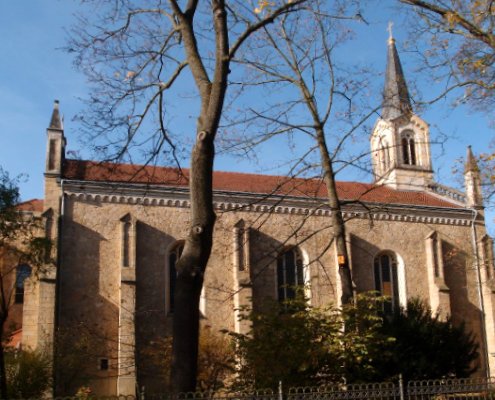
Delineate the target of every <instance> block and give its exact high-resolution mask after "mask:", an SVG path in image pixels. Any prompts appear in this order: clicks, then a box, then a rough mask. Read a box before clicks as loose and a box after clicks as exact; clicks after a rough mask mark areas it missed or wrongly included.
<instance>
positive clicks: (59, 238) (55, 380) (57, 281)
mask: <svg viewBox="0 0 495 400" xmlns="http://www.w3.org/2000/svg"><path fill="white" fill-rule="evenodd" d="M64 182H65V180H64V179H61V180H60V191H61V192H62V197H61V199H60V215H59V216H58V232H57V233H58V234H57V263H56V268H57V271H56V275H55V310H54V311H55V316H54V327H53V392H54V395H56V394H57V393H55V392H56V391H57V385H58V373H57V367H58V366H57V362H56V357H55V355H56V351H57V348H56V346H57V343H56V337H57V329H58V327H59V319H60V282H61V280H60V266H61V265H62V226H63V218H64V214H65V193H64Z"/></svg>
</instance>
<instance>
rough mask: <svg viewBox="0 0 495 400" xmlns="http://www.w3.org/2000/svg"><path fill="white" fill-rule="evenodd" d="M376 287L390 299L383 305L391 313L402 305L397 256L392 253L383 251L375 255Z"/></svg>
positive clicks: (386, 311)
mask: <svg viewBox="0 0 495 400" xmlns="http://www.w3.org/2000/svg"><path fill="white" fill-rule="evenodd" d="M374 273H375V289H376V291H378V292H380V294H381V295H383V296H387V297H388V298H389V299H390V300H389V301H386V302H385V303H384V305H383V308H384V311H385V313H387V314H389V313H391V312H392V311H394V310H395V309H397V308H398V307H399V305H400V299H399V277H398V275H399V274H398V266H397V257H396V256H395V255H394V254H392V253H381V254H379V255H378V256H376V257H375V264H374Z"/></svg>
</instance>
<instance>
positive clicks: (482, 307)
mask: <svg viewBox="0 0 495 400" xmlns="http://www.w3.org/2000/svg"><path fill="white" fill-rule="evenodd" d="M471 211H472V212H473V220H472V222H471V237H472V245H473V250H474V260H475V268H476V277H477V281H478V282H477V287H478V297H479V307H480V313H481V336H482V340H483V349H484V358H485V376H486V377H487V378H490V361H489V359H488V357H489V353H488V339H487V332H486V323H485V301H484V299H483V287H482V282H481V271H480V255H479V251H478V238H477V234H476V225H475V223H476V219H477V218H478V210H476V209H475V208H472V209H471Z"/></svg>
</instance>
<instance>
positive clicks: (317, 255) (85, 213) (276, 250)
mask: <svg viewBox="0 0 495 400" xmlns="http://www.w3.org/2000/svg"><path fill="white" fill-rule="evenodd" d="M387 57H388V58H387V70H386V78H385V90H384V103H383V107H382V110H381V117H380V118H378V120H377V121H376V124H375V126H374V129H373V131H372V132H371V136H370V144H371V160H372V168H373V173H374V180H373V182H371V183H360V182H338V185H337V188H338V193H339V196H340V200H341V201H342V202H343V216H344V219H345V221H346V232H347V233H346V234H347V238H346V239H347V240H346V243H347V246H348V252H349V257H350V266H351V270H352V277H353V281H354V284H355V288H356V291H357V292H364V291H370V290H378V291H380V292H381V293H383V294H384V295H387V296H390V298H391V302H390V305H389V307H390V310H389V311H390V312H393V310H394V309H396V308H398V307H400V306H405V305H406V303H407V301H408V299H412V298H420V299H422V300H424V301H425V302H427V304H429V305H430V306H431V308H432V310H433V311H434V312H438V313H440V315H443V316H447V315H450V316H451V317H452V319H453V321H454V323H461V322H464V323H465V324H466V328H467V329H468V330H470V331H472V332H473V333H474V335H475V336H476V339H477V340H478V342H479V345H480V358H479V374H480V375H484V374H490V375H495V358H494V356H493V355H494V354H495V331H494V330H495V325H494V318H495V314H494V311H495V310H494V306H495V305H494V302H495V295H494V290H495V278H494V277H495V271H494V266H493V251H492V249H493V243H492V239H491V238H490V237H489V236H488V235H487V232H486V229H485V217H484V212H483V210H484V209H483V199H482V194H481V183H480V171H479V169H478V166H477V164H476V161H475V158H474V156H473V154H472V152H471V149H470V148H468V150H467V158H466V160H465V161H466V162H465V191H464V192H460V191H458V190H455V189H453V188H450V187H447V186H444V185H442V184H440V183H438V182H436V181H435V176H434V173H433V165H432V157H431V149H430V132H429V127H428V124H427V122H425V121H424V120H422V119H421V117H419V116H418V115H416V114H415V113H414V110H413V107H412V105H411V101H410V96H409V93H408V89H407V85H406V81H405V77H404V73H403V71H402V67H401V63H400V60H399V55H398V53H397V49H396V46H395V42H394V39H390V40H389V43H388V56H387ZM65 146H66V140H65V137H64V128H63V124H62V121H61V118H60V114H59V104H58V102H55V105H54V109H53V115H52V118H51V121H50V125H49V127H48V129H47V152H46V169H45V174H44V179H45V192H44V199H43V200H42V202H38V203H33V204H36V207H34V210H33V212H35V213H38V214H39V215H40V216H41V217H42V218H43V221H44V227H45V231H46V232H45V234H46V236H47V237H48V238H50V239H51V240H52V241H53V243H54V244H55V245H56V246H55V247H56V251H54V257H55V258H56V262H55V264H54V265H53V266H50V267H48V268H47V269H46V271H45V272H44V273H43V274H41V276H39V277H38V278H37V279H34V277H32V278H29V279H27V280H26V282H25V286H24V293H23V299H22V303H23V313H22V346H23V347H24V348H32V349H44V350H46V351H52V352H53V349H54V340H55V337H56V332H65V333H66V334H65V340H68V341H69V342H70V346H72V347H71V348H73V349H77V348H78V343H77V340H79V339H80V338H81V337H82V336H83V334H85V335H88V336H89V338H90V340H91V343H92V352H91V354H88V355H86V356H85V364H84V366H83V369H84V370H85V371H86V370H87V371H89V372H90V373H91V374H92V376H93V377H94V378H93V379H92V381H91V383H90V386H91V387H92V388H93V391H94V392H95V393H96V394H101V395H111V394H119V395H126V394H134V393H135V390H136V387H142V386H145V387H146V388H149V389H150V390H154V391H159V390H160V382H157V381H156V378H155V376H154V374H153V371H149V368H148V367H147V365H146V363H147V357H148V356H147V354H148V353H147V351H149V348H150V346H151V347H152V346H153V343H156V342H157V341H159V340H160V339H162V338H164V337H166V336H168V335H170V332H171V322H172V315H173V313H174V302H173V292H174V286H175V264H176V261H177V259H178V258H179V257H180V254H181V250H182V246H183V240H184V238H185V237H186V235H187V230H188V225H189V220H190V211H189V205H190V203H189V190H188V174H189V171H188V170H187V169H183V170H182V171H179V170H177V169H174V168H167V167H154V166H139V165H130V164H117V163H106V162H97V161H83V160H75V159H69V158H67V157H66V154H65ZM213 186H214V206H215V210H216V213H217V222H216V226H215V231H214V241H213V250H212V254H211V258H210V260H209V263H208V267H207V271H206V274H205V281H204V288H203V293H202V296H201V304H200V309H201V310H200V311H201V315H202V318H203V322H204V323H205V324H207V325H209V326H211V327H212V329H214V330H221V329H227V330H230V331H237V332H246V331H247V329H248V327H247V326H246V322H244V321H239V319H238V311H236V310H238V308H239V307H240V306H243V305H251V306H252V307H254V308H255V309H256V308H257V307H259V306H260V305H261V304H263V302H264V301H265V300H266V299H267V298H271V299H280V300H283V299H286V298H290V297H291V296H293V295H294V294H293V292H292V291H291V290H289V289H288V287H287V286H288V285H297V284H305V285H306V287H307V291H308V293H307V294H308V298H309V299H310V300H309V301H310V302H311V304H312V305H315V306H323V305H327V304H329V303H333V304H337V305H338V302H339V299H340V283H339V274H338V260H337V255H336V252H335V249H334V247H333V243H332V232H333V230H332V229H333V228H332V226H331V224H330V218H329V216H330V212H331V211H330V209H329V208H328V206H327V205H326V204H327V200H326V189H325V187H324V185H323V183H322V182H321V181H320V180H306V179H295V178H287V177H283V176H268V175H255V174H247V173H232V172H219V171H217V172H215V173H214V179H213ZM57 334H58V333H57ZM71 341H72V342H71ZM147 349H148V350H147ZM58 383H59V384H61V383H60V382H58Z"/></svg>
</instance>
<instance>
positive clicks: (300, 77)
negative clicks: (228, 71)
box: [232, 1, 376, 304]
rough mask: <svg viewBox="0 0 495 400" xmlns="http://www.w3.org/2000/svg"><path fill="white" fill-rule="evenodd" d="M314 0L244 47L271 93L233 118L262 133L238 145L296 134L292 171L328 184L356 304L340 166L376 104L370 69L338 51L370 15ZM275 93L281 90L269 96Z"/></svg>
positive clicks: (243, 58) (249, 64)
mask: <svg viewBox="0 0 495 400" xmlns="http://www.w3.org/2000/svg"><path fill="white" fill-rule="evenodd" d="M311 5H312V6H311V7H307V8H305V9H304V10H302V11H300V12H299V13H297V14H290V15H284V16H283V17H282V18H279V19H278V20H277V21H275V22H274V23H273V24H271V25H269V26H264V27H263V29H261V30H259V32H257V33H256V35H255V36H256V40H253V41H251V42H250V43H249V44H247V46H246V47H245V48H244V49H243V50H244V51H241V52H240V55H239V58H238V59H237V60H236V61H237V62H239V63H242V64H243V65H245V66H246V69H247V71H254V73H253V72H251V73H252V84H254V83H256V85H258V86H259V87H261V88H262V89H260V91H261V90H262V91H264V94H263V95H260V96H259V98H264V99H267V100H265V101H260V102H259V104H258V103H256V104H254V105H252V106H251V108H250V111H249V112H248V113H247V114H246V115H244V116H241V117H239V116H234V117H233V118H232V119H233V120H234V119H235V118H237V121H232V123H238V124H247V125H248V126H249V128H250V129H246V130H248V131H249V130H250V131H251V132H254V133H253V134H251V135H247V137H246V138H245V140H244V141H243V142H242V143H240V144H239V143H237V144H236V145H235V146H234V147H235V148H237V149H239V147H240V148H241V149H243V150H244V149H245V148H246V147H252V146H255V145H258V144H264V143H265V142H266V141H268V140H270V139H273V138H275V139H276V138H278V137H280V136H281V135H285V136H286V137H289V138H291V139H293V138H296V139H294V142H295V143H297V144H298V146H299V147H302V150H300V149H299V150H300V151H298V152H297V151H296V155H295V159H294V160H291V161H289V164H290V168H291V173H290V175H297V174H298V173H299V174H301V175H303V176H308V177H311V178H315V177H316V178H317V179H321V181H322V182H323V184H324V185H325V188H326V197H327V204H326V205H327V206H328V208H329V209H330V210H331V217H330V219H331V224H330V225H331V227H330V229H329V230H328V231H329V232H331V233H330V234H329V240H328V245H327V247H326V249H328V248H332V247H333V248H334V249H335V252H336V260H335V262H336V264H337V267H338V271H339V277H340V283H341V285H340V289H341V299H340V300H341V303H342V304H348V303H350V302H352V300H353V284H352V276H351V271H350V266H349V255H348V251H347V245H346V234H345V221H344V218H343V211H342V206H343V204H342V202H341V201H340V200H339V196H338V192H337V182H336V173H337V172H338V170H339V169H340V168H341V167H342V165H343V164H347V165H348V164H352V163H353V161H355V162H357V160H359V159H360V156H359V155H358V156H357V157H356V158H354V159H353V158H352V156H350V155H349V154H346V155H345V156H343V155H342V150H343V149H344V148H346V140H347V141H349V140H350V139H351V138H352V137H353V135H354V134H355V133H356V132H357V131H358V130H359V128H360V127H362V126H363V124H364V123H365V122H366V121H367V119H368V118H369V117H370V116H372V115H374V113H375V111H376V110H375V109H373V108H372V107H371V108H370V107H369V106H368V105H365V103H366V100H367V97H366V95H365V90H366V88H367V87H368V84H367V83H368V82H367V78H369V74H367V73H366V72H365V71H364V70H363V69H358V68H355V69H352V68H350V67H349V68H348V69H346V68H345V67H343V65H342V64H343V63H341V64H340V65H336V64H338V61H336V56H335V53H336V52H337V49H338V48H339V46H340V45H342V44H343V43H345V42H346V41H347V39H349V29H350V28H349V25H350V24H352V23H359V22H361V21H362V17H361V11H360V7H359V6H360V5H359V3H358V2H352V1H347V2H339V1H335V2H327V1H313V2H312V4H311ZM357 16H359V17H357ZM247 73H249V72H247ZM270 92H271V93H278V96H277V97H273V96H269V95H268V93H270ZM361 157H362V155H361ZM344 160H345V162H344Z"/></svg>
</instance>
